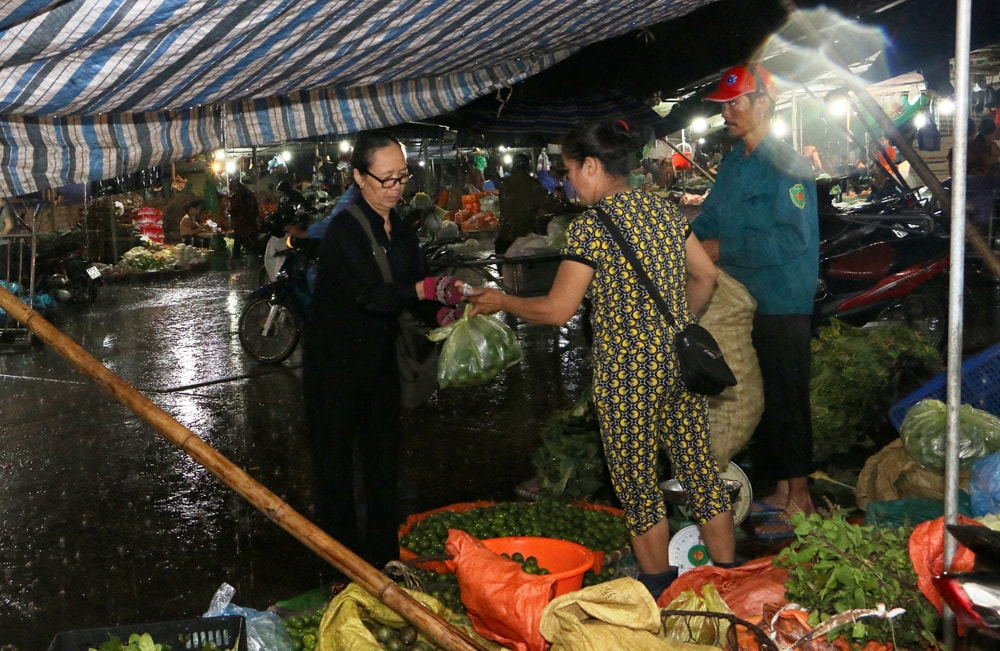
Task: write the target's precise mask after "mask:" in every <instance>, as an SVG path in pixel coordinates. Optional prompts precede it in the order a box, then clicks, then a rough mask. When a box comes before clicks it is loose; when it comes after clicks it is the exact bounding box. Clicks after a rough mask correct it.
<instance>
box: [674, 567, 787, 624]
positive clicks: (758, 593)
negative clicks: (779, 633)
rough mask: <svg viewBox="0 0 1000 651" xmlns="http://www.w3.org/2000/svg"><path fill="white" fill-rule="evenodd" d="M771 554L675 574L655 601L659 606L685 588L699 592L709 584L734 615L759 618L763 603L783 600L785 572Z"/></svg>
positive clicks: (779, 602) (778, 603) (751, 618)
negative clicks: (734, 565)
mask: <svg viewBox="0 0 1000 651" xmlns="http://www.w3.org/2000/svg"><path fill="white" fill-rule="evenodd" d="M773 558H774V556H766V557H764V558H758V559H755V560H752V561H750V562H749V563H746V564H744V565H741V566H739V567H733V568H724V567H715V566H714V565H702V566H701V567H696V568H694V569H692V570H688V571H687V572H685V573H684V574H681V575H680V576H679V577H677V580H675V581H674V582H673V583H671V584H670V587H669V588H667V589H666V590H665V591H664V592H663V594H661V595H660V598H659V599H658V600H657V601H656V603H657V605H658V606H660V607H661V608H666V607H667V605H668V604H669V603H670V602H671V601H673V600H674V598H675V597H677V595H679V594H680V593H682V592H684V591H685V590H696V591H697V592H700V591H701V586H702V585H704V584H705V583H711V584H712V585H714V586H715V589H716V590H717V591H718V592H719V596H720V597H722V600H723V601H725V602H726V605H727V606H729V609H730V610H732V611H733V614H734V615H736V616H737V617H739V618H741V619H745V620H747V621H748V622H757V621H759V620H760V619H761V617H762V616H763V612H764V605H765V604H772V605H776V606H782V605H784V604H785V603H786V601H785V581H787V580H788V572H787V571H786V570H784V569H782V568H780V567H775V566H774V565H772V563H771V560H772V559H773Z"/></svg>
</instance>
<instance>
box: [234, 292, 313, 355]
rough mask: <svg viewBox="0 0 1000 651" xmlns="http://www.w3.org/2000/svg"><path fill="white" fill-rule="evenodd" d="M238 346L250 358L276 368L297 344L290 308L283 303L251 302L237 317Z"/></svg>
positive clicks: (296, 328)
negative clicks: (238, 322) (238, 321)
mask: <svg viewBox="0 0 1000 651" xmlns="http://www.w3.org/2000/svg"><path fill="white" fill-rule="evenodd" d="M239 332H240V344H241V345H242V346H243V350H245V351H246V352H247V354H248V355H250V357H253V358H254V359H255V360H257V361H258V362H263V363H264V364H278V363H281V362H283V361H285V360H286V359H288V356H289V355H291V354H292V351H294V350H295V347H296V346H297V345H298V343H299V324H298V323H297V321H296V319H295V312H294V310H293V308H292V307H291V306H290V305H289V304H288V303H287V302H286V301H278V302H277V303H272V302H271V299H269V298H266V297H261V298H257V299H254V300H253V301H251V302H250V303H248V304H247V306H246V307H245V308H243V313H242V314H240V324H239Z"/></svg>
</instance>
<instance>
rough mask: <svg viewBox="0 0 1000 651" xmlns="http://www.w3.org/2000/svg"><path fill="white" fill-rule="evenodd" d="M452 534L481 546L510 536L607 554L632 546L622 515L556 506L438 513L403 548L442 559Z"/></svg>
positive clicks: (406, 537) (416, 527) (509, 505)
mask: <svg viewBox="0 0 1000 651" xmlns="http://www.w3.org/2000/svg"><path fill="white" fill-rule="evenodd" d="M448 529H460V530H462V531H465V532H466V533H468V534H469V535H471V536H474V537H476V538H479V539H480V540H483V539H485V538H505V537H509V536H541V537H544V538H559V539H562V540H569V541H571V542H575V543H577V544H580V545H583V546H584V547H587V548H588V549H591V550H595V551H603V552H605V553H610V552H613V551H618V550H621V549H623V548H624V547H626V546H627V545H628V532H627V531H626V529H625V520H624V519H623V518H622V516H621V515H620V514H616V513H613V512H612V511H610V510H604V509H600V508H591V507H588V506H574V505H571V504H564V503H561V502H557V501H555V500H541V501H538V502H500V503H497V504H494V505H490V506H480V507H475V508H471V509H468V510H461V511H459V510H443V511H437V512H434V513H430V514H428V515H427V516H426V517H424V518H422V519H420V520H418V521H415V522H413V523H412V524H411V526H410V527H409V530H406V527H404V534H403V536H402V538H401V539H400V543H401V544H402V546H403V547H404V548H405V549H407V550H409V551H411V552H413V554H415V555H417V556H437V555H441V554H444V553H445V541H446V540H447V538H448Z"/></svg>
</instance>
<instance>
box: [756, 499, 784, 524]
mask: <svg viewBox="0 0 1000 651" xmlns="http://www.w3.org/2000/svg"><path fill="white" fill-rule="evenodd" d="M781 512H782V509H779V508H778V507H776V506H772V505H770V504H768V503H767V502H765V501H764V500H754V501H753V502H751V504H750V519H751V520H770V519H772V518H773V517H774V516H775V515H777V514H778V513H781Z"/></svg>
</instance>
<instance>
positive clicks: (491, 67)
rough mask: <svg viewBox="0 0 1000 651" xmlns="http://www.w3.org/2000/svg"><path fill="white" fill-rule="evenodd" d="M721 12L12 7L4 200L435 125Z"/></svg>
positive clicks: (180, 0) (54, 1)
mask: <svg viewBox="0 0 1000 651" xmlns="http://www.w3.org/2000/svg"><path fill="white" fill-rule="evenodd" d="M713 1H714V0H580V1H578V2H564V1H563V0H500V1H496V0H463V1H461V2H459V1H457V0H399V1H397V2H383V1H381V0H354V1H353V2H329V1H328V0H145V1H143V2H136V1H135V0H7V2H4V3H3V6H0V155H2V159H0V194H3V195H7V196H11V195H20V194H25V193H28V192H31V191H34V190H36V189H40V188H47V187H59V186H62V185H66V184H71V183H79V182H85V181H89V180H97V179H102V178H112V177H115V176H121V175H125V174H129V173H132V172H135V171H138V170H142V169H146V168H149V167H152V166H156V165H160V164H164V163H167V162H169V161H171V160H179V159H183V158H186V157H189V156H193V155H196V154H199V153H203V152H206V151H210V150H213V149H219V148H225V147H246V146H251V145H254V144H264V143H274V142H283V141H291V140H297V139H303V138H310V137H316V136H336V135H344V134H350V133H354V132H357V131H360V130H365V129H371V128H377V127H383V126H390V125H395V124H400V123H404V122H408V121H415V120H421V119H426V118H429V117H433V116H436V115H440V114H442V113H446V112H448V111H449V110H453V109H455V108H457V107H459V106H462V105H464V104H466V103H468V102H469V101H471V100H472V99H474V98H476V97H480V96H482V95H485V94H488V93H492V92H494V91H496V90H497V89H500V88H503V87H507V86H511V85H513V84H515V83H517V82H519V81H521V80H523V79H525V78H527V77H529V76H531V75H534V74H536V73H538V72H539V71H541V70H543V69H545V68H547V67H549V66H551V65H552V64H554V63H556V62H558V61H560V60H562V59H564V58H566V57H567V56H568V55H570V54H571V53H573V52H574V51H576V50H578V49H579V48H581V47H582V46H584V45H586V44H588V43H593V42H596V41H600V40H602V39H607V38H611V37H614V36H618V35H621V34H624V33H626V32H629V31H631V30H635V29H637V28H640V27H643V26H644V25H650V24H654V23H657V22H662V21H665V20H669V19H672V18H675V17H678V16H681V15H683V14H685V13H688V12H690V11H691V10H693V9H695V8H697V7H699V6H703V5H706V4H710V3H712V2H713Z"/></svg>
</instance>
